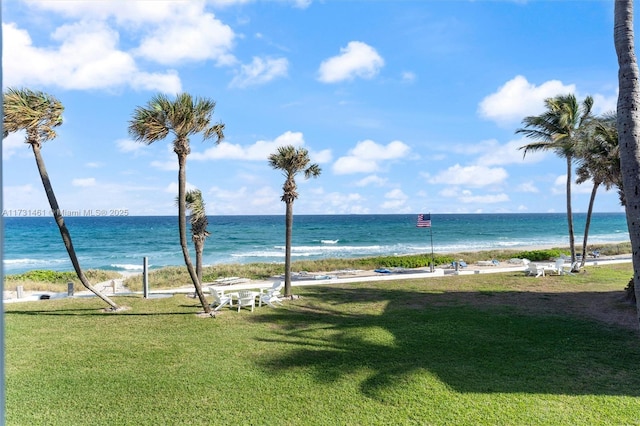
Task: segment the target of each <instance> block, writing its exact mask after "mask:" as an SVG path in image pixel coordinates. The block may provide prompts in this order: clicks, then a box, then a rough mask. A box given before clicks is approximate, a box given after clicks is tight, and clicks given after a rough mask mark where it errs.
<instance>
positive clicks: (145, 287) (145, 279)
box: [142, 256, 149, 299]
mask: <svg viewBox="0 0 640 426" xmlns="http://www.w3.org/2000/svg"><path fill="white" fill-rule="evenodd" d="M148 266H149V261H148V258H147V257H146V256H145V257H144V258H143V259H142V293H143V294H144V298H145V299H148V298H149V271H148V269H147V268H148Z"/></svg>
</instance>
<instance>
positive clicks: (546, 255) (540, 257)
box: [513, 249, 568, 262]
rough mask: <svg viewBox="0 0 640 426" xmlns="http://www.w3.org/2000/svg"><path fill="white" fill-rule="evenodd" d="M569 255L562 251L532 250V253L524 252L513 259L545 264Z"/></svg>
mask: <svg viewBox="0 0 640 426" xmlns="http://www.w3.org/2000/svg"><path fill="white" fill-rule="evenodd" d="M567 255H568V254H567V253H564V252H563V251H562V250H560V249H549V250H531V251H522V252H520V253H517V254H516V255H515V256H513V257H518V258H521V259H529V260H531V261H533V262H543V261H546V260H555V259H557V258H558V257H561V256H567Z"/></svg>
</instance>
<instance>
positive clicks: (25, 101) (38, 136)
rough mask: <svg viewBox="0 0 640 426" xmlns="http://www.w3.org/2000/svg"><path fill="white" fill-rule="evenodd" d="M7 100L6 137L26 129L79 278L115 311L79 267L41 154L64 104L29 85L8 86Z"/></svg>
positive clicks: (56, 123) (59, 123)
mask: <svg viewBox="0 0 640 426" xmlns="http://www.w3.org/2000/svg"><path fill="white" fill-rule="evenodd" d="M3 98H4V99H3V103H4V121H3V126H4V130H3V138H5V137H7V136H8V135H9V133H13V132H17V131H19V130H25V131H26V133H27V135H26V138H25V143H27V144H29V145H30V146H31V149H32V150H33V155H34V156H35V159H36V166H37V167H38V172H39V173H40V179H41V180H42V185H43V186H44V191H45V193H46V194H47V199H48V200H49V206H50V207H51V212H52V213H53V217H54V219H55V221H56V224H57V225H58V229H59V230H60V235H61V237H62V242H63V243H64V247H65V248H66V249H67V253H68V254H69V259H70V260H71V264H72V265H73V269H74V270H75V272H76V275H77V276H78V279H79V280H80V282H81V283H82V285H83V286H85V288H87V289H88V290H89V291H91V292H92V293H94V294H95V295H96V296H98V297H99V298H100V299H102V300H103V301H105V302H106V303H107V304H108V305H109V306H111V310H112V311H116V310H119V309H120V307H119V306H118V305H117V304H116V303H115V302H113V300H111V299H110V298H108V297H107V296H105V295H104V294H102V293H101V292H100V291H98V290H97V289H96V288H94V287H93V286H92V285H91V284H90V283H89V280H88V279H87V277H86V276H85V275H84V272H82V269H81V268H80V262H79V261H78V257H77V256H76V251H75V249H74V248H73V242H72V241H71V233H70V232H69V230H68V229H67V225H66V224H65V222H64V217H63V216H62V211H61V210H60V207H59V206H58V201H57V199H56V195H55V193H54V192H53V187H52V185H51V181H50V180H49V174H48V173H47V169H46V167H45V164H44V159H43V158H42V153H41V149H42V144H43V143H44V142H46V141H48V140H51V139H54V138H55V137H56V132H55V130H54V127H57V126H59V125H61V124H62V112H63V111H64V106H62V103H61V102H60V101H59V100H58V99H56V98H55V97H53V96H51V95H48V94H46V93H43V92H39V91H32V90H30V89H12V88H9V89H7V91H6V92H5V93H4V96H3Z"/></svg>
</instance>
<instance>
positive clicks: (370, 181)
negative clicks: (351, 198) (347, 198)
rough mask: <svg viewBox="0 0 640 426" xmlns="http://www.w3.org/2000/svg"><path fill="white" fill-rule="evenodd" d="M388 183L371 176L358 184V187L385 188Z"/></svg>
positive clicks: (376, 176) (385, 180)
mask: <svg viewBox="0 0 640 426" xmlns="http://www.w3.org/2000/svg"><path fill="white" fill-rule="evenodd" d="M386 183H387V179H384V178H381V177H379V176H378V175H370V176H367V177H365V178H363V179H360V180H359V181H357V182H356V186H369V185H375V186H384V185H386Z"/></svg>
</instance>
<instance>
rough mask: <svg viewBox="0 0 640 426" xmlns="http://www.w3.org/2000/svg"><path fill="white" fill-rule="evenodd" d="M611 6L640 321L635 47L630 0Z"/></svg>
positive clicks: (639, 122) (639, 75)
mask: <svg viewBox="0 0 640 426" xmlns="http://www.w3.org/2000/svg"><path fill="white" fill-rule="evenodd" d="M614 3H615V6H614V44H615V48H616V54H617V55H618V66H619V70H618V119H617V127H618V138H619V139H618V144H619V146H620V170H621V174H622V183H623V187H624V196H625V207H626V208H625V210H626V213H627V227H628V228H629V236H630V238H631V251H632V253H633V283H634V288H635V290H634V291H635V295H636V307H637V309H636V312H637V317H638V323H639V324H640V226H638V219H639V218H638V212H639V211H640V190H639V188H640V175H639V174H638V170H640V72H639V71H638V60H637V58H636V49H635V46H634V35H633V0H617V1H616V2H614Z"/></svg>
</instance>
